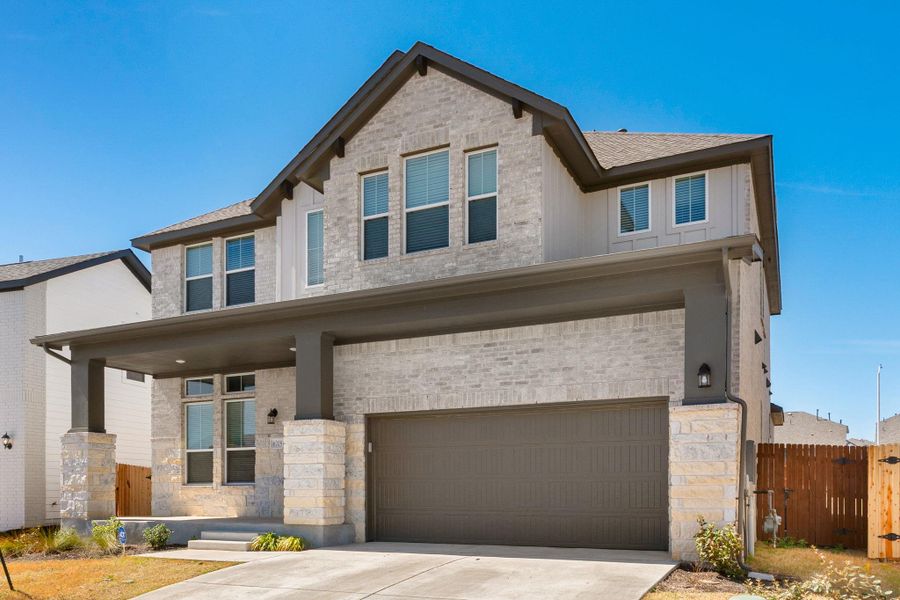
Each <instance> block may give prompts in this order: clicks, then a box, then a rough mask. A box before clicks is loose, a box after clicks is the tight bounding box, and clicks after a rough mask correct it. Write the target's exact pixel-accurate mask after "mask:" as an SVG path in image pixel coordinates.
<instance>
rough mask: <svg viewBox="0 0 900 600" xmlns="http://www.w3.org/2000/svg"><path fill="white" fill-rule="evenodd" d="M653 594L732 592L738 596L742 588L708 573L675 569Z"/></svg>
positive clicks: (726, 579) (717, 575) (735, 583)
mask: <svg viewBox="0 0 900 600" xmlns="http://www.w3.org/2000/svg"><path fill="white" fill-rule="evenodd" d="M653 591H655V592H672V593H679V592H681V593H686V592H734V593H736V594H740V593H741V592H743V591H744V586H743V585H741V584H740V583H737V582H735V581H732V580H730V579H728V578H726V577H722V576H721V575H719V574H718V573H711V572H709V571H685V570H684V569H675V570H674V571H672V573H671V574H669V576H668V577H666V578H665V579H664V580H663V581H661V582H660V583H659V584H658V585H657V586H656V587H655V588H654V589H653Z"/></svg>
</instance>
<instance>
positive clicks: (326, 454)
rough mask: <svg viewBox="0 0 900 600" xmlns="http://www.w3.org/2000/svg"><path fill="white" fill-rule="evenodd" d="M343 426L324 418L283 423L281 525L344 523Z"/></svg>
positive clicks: (344, 436) (344, 444)
mask: <svg viewBox="0 0 900 600" xmlns="http://www.w3.org/2000/svg"><path fill="white" fill-rule="evenodd" d="M345 456H346V426H345V425H344V423H342V422H340V421H331V420H328V419H303V420H299V421H285V423H284V522H285V523H287V524H292V525H340V524H342V523H343V522H344V504H345V499H344V475H345V470H346V467H345Z"/></svg>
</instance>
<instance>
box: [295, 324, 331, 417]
mask: <svg viewBox="0 0 900 600" xmlns="http://www.w3.org/2000/svg"><path fill="white" fill-rule="evenodd" d="M294 339H295V348H296V361H297V364H296V378H297V389H296V394H297V397H296V407H295V408H296V416H295V417H294V418H295V419H297V420H301V419H328V420H331V419H333V418H334V406H333V401H332V386H333V378H334V375H333V362H334V336H332V335H330V334H328V333H323V332H321V331H301V332H297V333H296V334H295V336H294Z"/></svg>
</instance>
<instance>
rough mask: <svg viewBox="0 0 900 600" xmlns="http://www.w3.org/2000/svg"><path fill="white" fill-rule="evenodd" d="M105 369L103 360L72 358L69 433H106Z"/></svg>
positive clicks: (75, 356)
mask: <svg viewBox="0 0 900 600" xmlns="http://www.w3.org/2000/svg"><path fill="white" fill-rule="evenodd" d="M105 368H106V361H105V360H103V359H99V358H80V357H78V356H77V355H74V356H73V357H72V367H71V370H72V428H71V429H69V432H71V433H74V432H84V431H90V432H93V433H106V423H105V416H104V403H105V400H104V396H105V392H104V376H105V373H104V369H105Z"/></svg>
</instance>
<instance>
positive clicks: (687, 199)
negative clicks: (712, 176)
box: [675, 173, 707, 225]
mask: <svg viewBox="0 0 900 600" xmlns="http://www.w3.org/2000/svg"><path fill="white" fill-rule="evenodd" d="M706 209H707V207H706V173H700V174H699V175H688V176H687V177H678V178H676V179H675V224H676V225H686V224H688V223H698V222H702V221H705V220H706V212H707V210H706Z"/></svg>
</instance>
